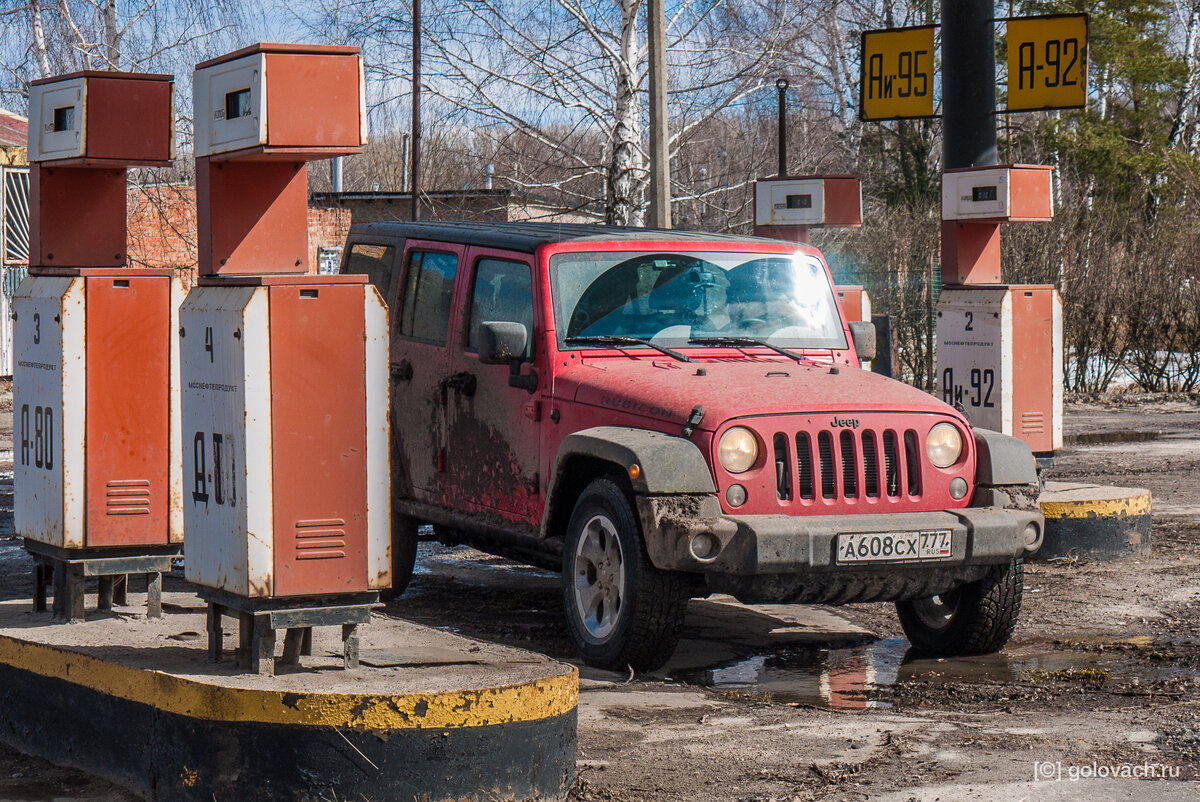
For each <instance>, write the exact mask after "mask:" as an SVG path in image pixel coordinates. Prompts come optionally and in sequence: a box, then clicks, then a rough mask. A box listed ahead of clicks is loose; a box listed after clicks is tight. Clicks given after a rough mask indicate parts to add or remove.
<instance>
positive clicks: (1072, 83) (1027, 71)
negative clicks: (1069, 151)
mask: <svg viewBox="0 0 1200 802" xmlns="http://www.w3.org/2000/svg"><path fill="white" fill-rule="evenodd" d="M1087 48H1088V18H1087V14H1056V15H1053V16H1049V17H1021V18H1014V19H1010V20H1008V111H1034V110H1037V109H1072V108H1080V107H1083V106H1086V105H1087Z"/></svg>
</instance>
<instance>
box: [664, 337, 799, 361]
mask: <svg viewBox="0 0 1200 802" xmlns="http://www.w3.org/2000/svg"><path fill="white" fill-rule="evenodd" d="M688 342H689V343H691V344H693V345H757V346H759V347H760V348H769V349H770V350H772V351H774V352H775V353H777V354H783V355H784V356H786V357H789V358H790V359H794V360H796V361H797V362H811V361H812V360H811V359H809V358H808V357H806V356H802V355H800V354H797V353H796V352H795V351H789V350H788V349H786V348H780V347H779V346H778V345H771V344H770V343H769V342H767V341H766V340H760V339H758V338H757V337H692V338H691V339H690V340H688Z"/></svg>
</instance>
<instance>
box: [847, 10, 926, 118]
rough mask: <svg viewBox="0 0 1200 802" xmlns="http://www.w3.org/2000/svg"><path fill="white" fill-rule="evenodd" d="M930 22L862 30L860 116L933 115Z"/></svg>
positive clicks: (906, 116) (900, 116) (903, 116)
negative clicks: (915, 25) (907, 26)
mask: <svg viewBox="0 0 1200 802" xmlns="http://www.w3.org/2000/svg"><path fill="white" fill-rule="evenodd" d="M933 78H934V49H933V26H932V25H924V26H920V27H916V28H888V29H886V30H879V31H863V34H862V75H861V76H860V80H859V107H858V108H859V118H860V119H863V120H898V119H905V118H913V117H932V116H933Z"/></svg>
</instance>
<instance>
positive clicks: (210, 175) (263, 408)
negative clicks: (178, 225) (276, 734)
mask: <svg viewBox="0 0 1200 802" xmlns="http://www.w3.org/2000/svg"><path fill="white" fill-rule="evenodd" d="M193 86H194V93H195V97H194V102H195V120H196V137H197V140H196V153H197V159H196V165H197V167H196V174H197V203H198V204H199V208H198V210H197V212H198V213H197V220H198V229H199V232H198V236H199V240H200V245H199V255H200V273H201V277H200V281H199V285H198V286H197V287H196V288H195V289H193V290H192V291H191V293H189V294H188V297H187V299H186V300H185V301H184V304H183V306H182V308H181V310H180V321H179V322H180V328H179V332H180V343H181V345H180V349H181V355H182V366H183V367H182V372H183V441H184V455H183V462H184V474H185V477H184V485H185V493H184V518H185V530H186V532H187V562H186V574H187V578H188V580H189V581H190V582H192V583H193V584H195V585H196V586H197V587H198V589H199V593H200V595H201V596H202V597H203V598H204V599H205V600H206V601H207V603H208V610H209V619H208V620H209V650H210V657H211V658H212V659H215V660H219V659H220V657H221V652H222V638H223V633H222V630H221V620H222V618H223V616H224V615H226V614H228V615H234V616H236V617H237V618H238V619H239V621H240V626H241V628H242V639H243V643H244V644H246V645H247V646H248V649H246V650H244V651H245V652H248V654H246V653H244V654H243V657H245V658H248V661H247V662H248V665H247V666H246V667H248V668H249V669H250V670H252V671H254V672H256V673H271V672H272V671H273V670H274V660H275V631H276V630H277V629H285V630H287V636H286V639H285V644H284V652H283V660H284V661H285V662H290V663H294V662H297V661H298V660H299V658H300V656H301V655H302V654H303V653H306V649H307V644H308V643H309V641H310V639H311V628H312V627H313V626H315V625H329V624H341V625H342V627H343V640H344V643H345V663H346V666H347V667H352V666H354V665H357V659H358V658H357V634H356V627H357V625H359V624H361V623H363V622H365V621H366V620H367V619H368V617H369V616H370V610H371V607H372V606H373V605H375V604H377V603H378V599H379V591H380V590H381V589H384V588H387V587H388V586H389V585H390V571H391V568H390V557H389V548H390V520H391V513H390V504H391V485H390V467H389V440H388V413H389V409H388V381H387V375H386V372H387V369H388V367H387V366H388V358H387V331H388V327H387V312H386V308H385V306H384V303H383V301H382V299H381V298H380V297H379V294H378V293H377V292H376V290H375V289H374V287H372V286H371V285H370V284H368V283H366V281H365V278H364V277H362V276H348V275H345V276H344V275H332V276H331V275H311V274H309V273H308V272H307V270H308V264H307V253H308V244H307V223H306V219H307V218H306V214H307V213H306V198H307V188H306V187H307V178H306V164H307V162H309V161H311V160H314V159H325V158H330V157H333V156H342V155H348V154H353V153H358V152H360V151H361V146H362V144H363V141H364V137H365V130H366V123H365V109H364V105H363V100H362V97H363V95H362V92H363V73H362V61H361V58H360V57H359V51H358V49H357V48H350V47H328V46H307V45H274V44H259V45H254V46H252V47H249V48H246V49H243V50H239V51H237V52H234V53H230V54H228V55H226V56H222V57H219V58H216V59H213V60H211V61H206V62H204V63H202V64H200V65H198V66H197V68H196V72H195V78H194V82H193Z"/></svg>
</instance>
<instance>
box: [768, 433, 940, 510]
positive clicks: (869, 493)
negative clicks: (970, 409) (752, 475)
mask: <svg viewBox="0 0 1200 802" xmlns="http://www.w3.org/2000/svg"><path fill="white" fill-rule="evenodd" d="M771 442H772V444H773V446H774V452H775V477H776V487H777V496H778V497H779V499H780V500H782V501H790V500H792V499H793V498H796V499H800V500H801V501H807V502H811V501H813V500H815V499H816V498H818V496H819V498H820V499H822V500H824V501H829V502H835V501H838V500H842V499H859V498H869V499H878V498H880V497H881V495H882V496H886V497H887V498H891V499H900V498H905V497H909V498H912V497H917V496H920V495H921V452H920V450H919V445H920V442H921V438H920V437H919V436H918V435H917V432H916V431H915V430H913V429H906V430H901V431H897V430H895V429H884V430H882V431H877V430H875V429H864V430H862V431H861V432H859V433H857V434H856V433H855V432H854V431H852V430H850V429H841V430H839V431H837V434H836V436H835V434H834V432H833V431H831V430H826V429H822V430H820V431H817V432H797V433H796V434H794V435H791V434H789V433H785V432H777V433H776V434H775V435H774V436H773V437H772V438H771ZM793 445H794V447H795V455H794V456H793V455H792V454H790V453H789V450H790V447H791V446H793ZM881 453H882V455H883V459H882V460H881V459H880V454H881ZM793 469H794V471H795V472H794V473H793Z"/></svg>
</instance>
